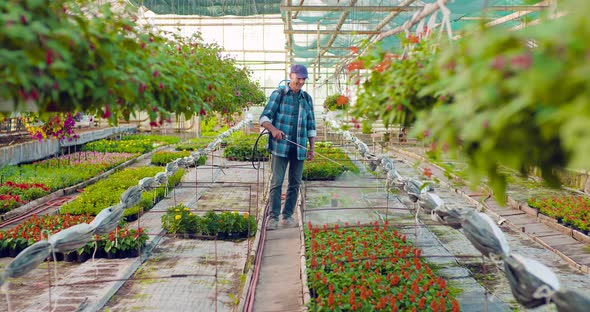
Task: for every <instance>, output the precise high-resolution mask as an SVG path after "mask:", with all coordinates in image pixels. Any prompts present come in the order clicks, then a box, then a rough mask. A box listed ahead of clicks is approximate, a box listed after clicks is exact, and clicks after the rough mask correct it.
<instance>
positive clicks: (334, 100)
mask: <svg viewBox="0 0 590 312" xmlns="http://www.w3.org/2000/svg"><path fill="white" fill-rule="evenodd" d="M349 102H350V99H349V98H348V97H347V96H346V95H342V94H332V95H330V96H328V97H327V98H326V99H325V100H324V108H325V109H326V110H327V111H334V110H345V109H347V108H348V107H349V106H350V103H349Z"/></svg>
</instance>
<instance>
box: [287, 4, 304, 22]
mask: <svg viewBox="0 0 590 312" xmlns="http://www.w3.org/2000/svg"><path fill="white" fill-rule="evenodd" d="M303 1H305V0H299V5H298V7H301V6H303ZM287 14H289V13H287ZM297 14H299V11H296V12H295V14H293V19H296V18H297Z"/></svg>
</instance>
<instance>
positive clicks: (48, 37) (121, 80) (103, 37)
mask: <svg viewBox="0 0 590 312" xmlns="http://www.w3.org/2000/svg"><path fill="white" fill-rule="evenodd" d="M133 10H134V9H133V7H132V6H130V5H128V6H127V7H126V8H125V10H123V13H116V12H114V11H113V10H112V9H111V4H110V2H109V3H106V4H105V3H102V2H96V1H89V0H80V1H71V0H56V1H48V0H40V1H16V2H2V3H1V4H0V11H2V12H3V16H4V20H3V24H5V25H6V27H3V28H2V29H1V30H0V45H1V46H2V47H4V48H5V49H3V50H2V51H0V68H4V69H5V70H3V71H2V74H0V78H1V80H2V81H3V82H4V84H5V87H3V88H2V89H1V90H0V99H1V101H2V102H7V104H14V105H13V109H12V110H10V111H25V110H27V107H34V108H37V110H38V111H40V112H43V113H45V112H56V111H65V112H68V111H69V112H74V111H85V112H88V113H91V114H94V115H96V116H101V117H102V118H105V119H108V120H109V121H110V122H111V123H115V124H116V123H117V121H118V119H119V118H123V119H126V120H128V119H129V118H130V116H131V115H133V114H135V112H139V111H145V112H147V113H148V114H149V117H150V121H151V122H153V123H155V122H158V123H162V122H163V121H165V120H168V119H169V118H170V113H172V112H174V113H177V114H179V115H180V114H184V115H185V116H187V118H188V117H189V116H193V115H195V114H201V115H204V114H206V113H207V112H208V111H218V112H221V113H223V114H227V115H231V114H232V113H233V112H238V111H240V110H241V108H243V107H246V106H248V105H250V103H261V102H263V101H264V93H263V92H262V90H261V88H260V86H259V84H258V83H257V82H256V81H253V80H252V79H251V76H250V72H249V71H248V70H247V69H246V68H240V67H238V66H237V65H236V63H235V61H234V60H233V59H230V58H222V57H221V56H220V54H219V52H220V51H221V48H220V47H219V46H217V45H215V44H207V43H205V42H203V40H202V39H201V38H200V37H199V35H198V34H195V35H194V36H192V37H190V38H186V37H183V36H181V35H176V34H173V35H171V36H168V35H165V34H161V33H159V32H157V31H156V30H154V29H151V28H149V27H141V26H139V25H138V24H136V23H135V21H134V20H135V19H136V17H134V14H135V12H133ZM88 12H92V13H88ZM39 25H42V26H43V27H40V26H39ZM170 37H172V38H170ZM66 73H67V74H66ZM29 110H30V109H29ZM49 117H50V114H43V116H41V118H42V119H44V120H47V119H48V118H49Z"/></svg>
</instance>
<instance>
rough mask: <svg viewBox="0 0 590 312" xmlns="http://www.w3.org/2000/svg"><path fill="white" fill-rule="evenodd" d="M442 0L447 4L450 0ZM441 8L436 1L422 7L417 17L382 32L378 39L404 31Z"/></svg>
mask: <svg viewBox="0 0 590 312" xmlns="http://www.w3.org/2000/svg"><path fill="white" fill-rule="evenodd" d="M441 2H442V3H443V4H446V3H447V2H448V0H442V1H441ZM439 9H440V7H439V3H438V2H434V3H432V4H429V5H426V6H424V8H423V9H422V11H420V13H418V15H416V16H415V17H413V18H412V19H410V20H407V21H406V22H405V23H403V24H402V25H401V26H398V27H396V28H394V29H391V30H388V31H386V32H382V33H380V34H379V36H378V37H377V40H382V39H383V38H385V37H389V36H393V35H395V34H398V33H400V32H402V31H405V30H406V29H410V28H412V26H414V25H416V24H418V23H419V22H420V21H421V20H423V19H424V18H426V17H427V16H429V15H430V14H432V13H434V12H436V11H438V10H439Z"/></svg>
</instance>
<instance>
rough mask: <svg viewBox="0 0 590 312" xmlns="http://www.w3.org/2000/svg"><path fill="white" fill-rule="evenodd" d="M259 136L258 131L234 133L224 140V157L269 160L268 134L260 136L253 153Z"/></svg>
mask: <svg viewBox="0 0 590 312" xmlns="http://www.w3.org/2000/svg"><path fill="white" fill-rule="evenodd" d="M258 137H259V134H257V133H251V134H245V133H243V132H242V131H236V132H234V133H232V135H231V136H229V137H228V138H226V139H224V140H223V142H222V144H225V145H226V147H225V149H224V150H223V157H225V158H227V159H229V160H234V161H268V159H269V157H270V153H269V152H268V149H267V145H268V136H266V135H263V136H261V137H260V139H259V140H258V145H257V147H256V150H255V151H254V155H252V150H253V149H254V144H255V143H256V140H257V139H258Z"/></svg>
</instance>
